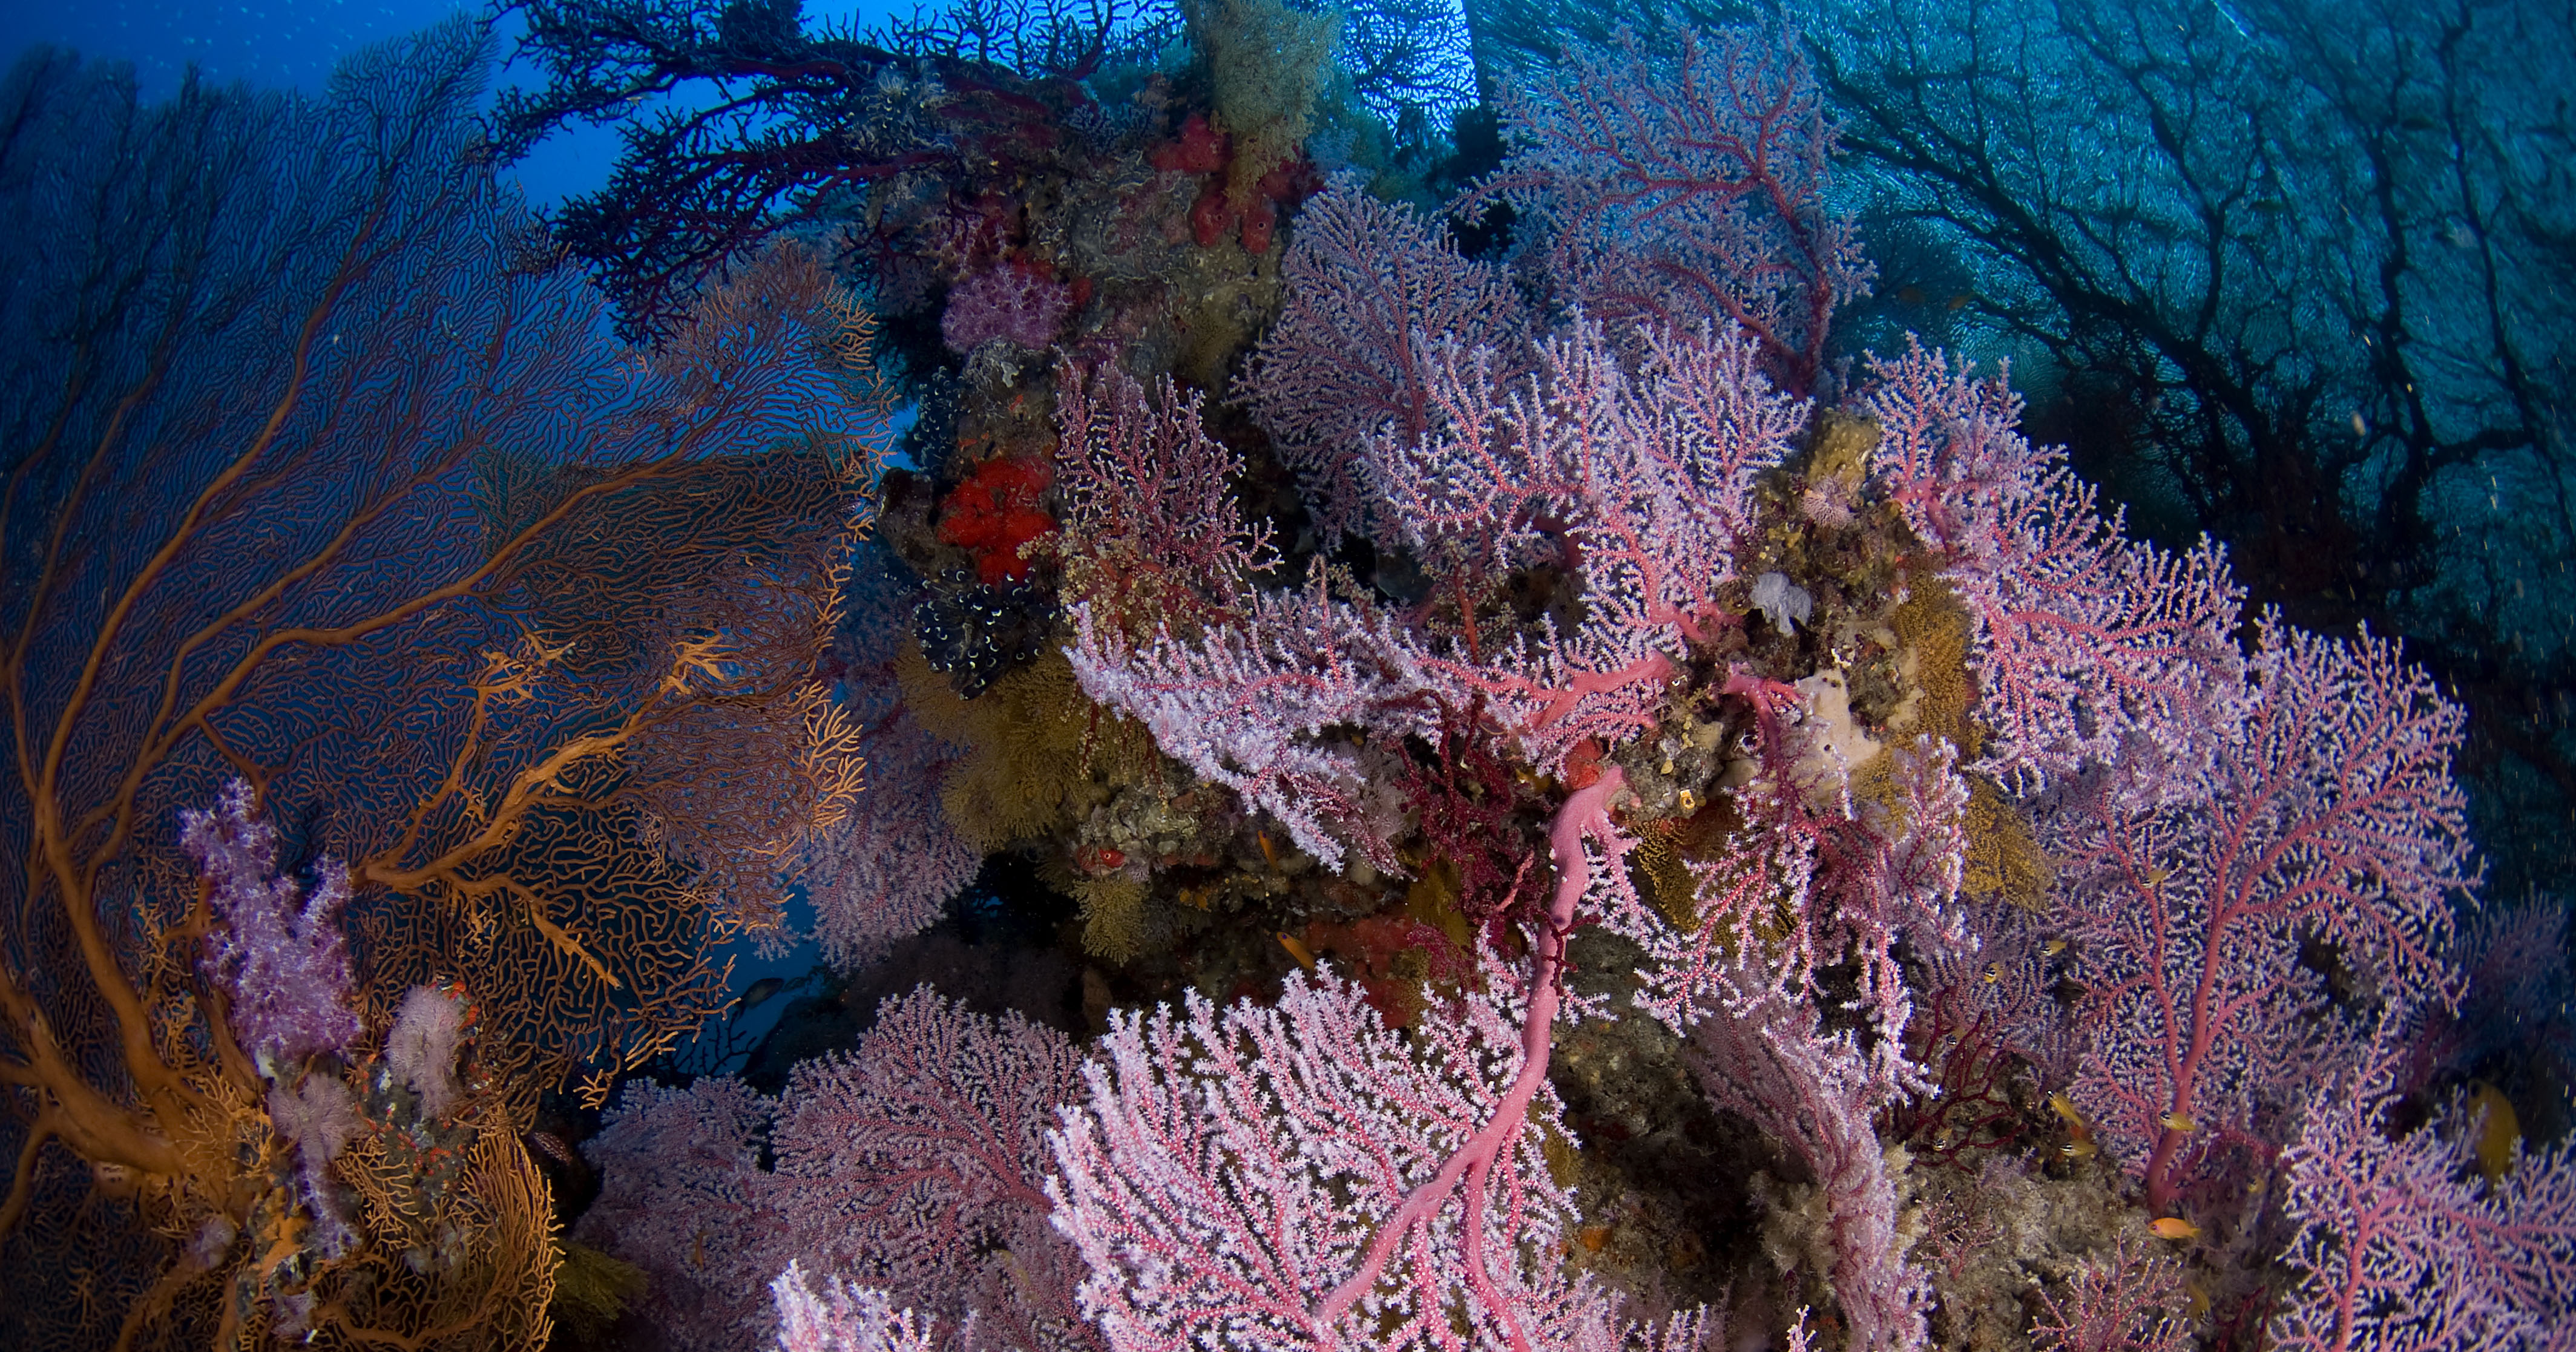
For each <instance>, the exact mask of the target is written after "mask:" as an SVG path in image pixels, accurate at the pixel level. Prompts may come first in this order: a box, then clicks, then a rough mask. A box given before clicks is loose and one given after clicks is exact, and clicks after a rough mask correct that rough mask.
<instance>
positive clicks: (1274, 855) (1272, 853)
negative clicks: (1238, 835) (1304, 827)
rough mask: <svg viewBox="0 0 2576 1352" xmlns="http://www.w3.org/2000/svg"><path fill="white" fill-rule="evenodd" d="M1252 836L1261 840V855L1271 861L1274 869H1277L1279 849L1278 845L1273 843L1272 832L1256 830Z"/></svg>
mask: <svg viewBox="0 0 2576 1352" xmlns="http://www.w3.org/2000/svg"><path fill="white" fill-rule="evenodd" d="M1252 838H1253V839H1254V840H1257V841H1259V842H1261V857H1262V858H1264V859H1267V860H1269V861H1270V867H1271V868H1272V869H1274V870H1275V869H1277V868H1278V867H1279V851H1278V849H1277V848H1276V847H1274V846H1273V845H1271V843H1270V833H1269V832H1267V831H1255V832H1253V833H1252Z"/></svg>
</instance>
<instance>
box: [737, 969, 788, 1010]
mask: <svg viewBox="0 0 2576 1352" xmlns="http://www.w3.org/2000/svg"><path fill="white" fill-rule="evenodd" d="M785 989H787V983H786V981H784V980H783V979H781V978H778V977H774V976H765V977H762V978H761V979H759V980H758V981H755V982H753V983H751V985H750V987H749V988H748V989H746V990H744V991H743V993H742V1007H743V1008H745V1009H756V1008H758V1007H759V1006H760V1005H761V1004H762V1003H763V1002H765V1001H767V1000H768V999H769V997H771V996H773V995H776V994H777V993H779V992H780V991H783V990H785Z"/></svg>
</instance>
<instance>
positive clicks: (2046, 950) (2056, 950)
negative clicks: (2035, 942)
mask: <svg viewBox="0 0 2576 1352" xmlns="http://www.w3.org/2000/svg"><path fill="white" fill-rule="evenodd" d="M2039 951H2040V952H2041V953H2043V954H2045V955H2047V956H2049V957H2052V958H2053V957H2056V956H2057V955H2058V954H2060V953H2063V952H2065V951H2066V941H2065V940H2064V939H2051V940H2049V941H2048V942H2047V943H2044V944H2041V945H2040V946H2039Z"/></svg>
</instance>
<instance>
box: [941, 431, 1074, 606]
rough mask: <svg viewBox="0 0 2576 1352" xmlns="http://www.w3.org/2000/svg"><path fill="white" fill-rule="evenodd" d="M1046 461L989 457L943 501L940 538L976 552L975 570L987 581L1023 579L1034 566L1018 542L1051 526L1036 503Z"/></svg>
mask: <svg viewBox="0 0 2576 1352" xmlns="http://www.w3.org/2000/svg"><path fill="white" fill-rule="evenodd" d="M1048 483H1049V475H1048V473H1047V469H1046V466H1045V465H1043V464H1040V463H1038V462H1036V461H1031V460H1019V459H1001V460H987V461H985V462H984V463H982V464H980V465H977V466H976V467H975V470H974V472H973V473H971V474H969V475H967V476H966V480H965V482H963V483H960V484H958V485H957V486H956V487H955V488H953V489H951V490H949V493H948V497H947V499H946V500H945V501H944V502H942V503H941V510H940V517H939V538H940V539H941V540H943V541H945V542H947V543H949V544H952V545H957V546H959V547H961V548H963V549H965V550H966V551H967V552H968V553H969V554H972V555H973V556H974V558H975V576H976V578H977V579H978V580H979V581H981V582H982V583H983V584H984V585H985V586H988V587H998V586H1001V585H1003V584H1004V583H1010V582H1025V581H1027V580H1028V577H1029V570H1030V568H1031V567H1032V565H1031V564H1030V562H1029V561H1028V560H1027V559H1025V558H1022V557H1020V548H1021V546H1023V545H1026V544H1027V543H1028V542H1030V541H1031V540H1035V539H1037V538H1038V537H1039V536H1041V535H1044V534H1046V533H1047V532H1049V531H1051V530H1054V529H1055V518H1054V517H1052V516H1049V515H1047V513H1046V510H1045V509H1044V508H1043V507H1041V506H1039V498H1040V496H1041V495H1043V494H1044V493H1045V492H1046V490H1047V484H1048Z"/></svg>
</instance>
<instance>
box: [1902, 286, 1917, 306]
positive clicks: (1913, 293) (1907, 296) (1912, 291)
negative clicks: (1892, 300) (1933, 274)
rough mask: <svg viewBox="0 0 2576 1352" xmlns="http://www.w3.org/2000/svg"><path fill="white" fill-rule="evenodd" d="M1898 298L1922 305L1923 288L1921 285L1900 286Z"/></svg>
mask: <svg viewBox="0 0 2576 1352" xmlns="http://www.w3.org/2000/svg"><path fill="white" fill-rule="evenodd" d="M1896 298H1897V299H1898V300H1901V301H1903V302H1905V303H1906V304H1908V305H1920V304H1922V303H1923V288H1922V287H1919V286H1906V287H1899V288H1897V292H1896Z"/></svg>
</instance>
